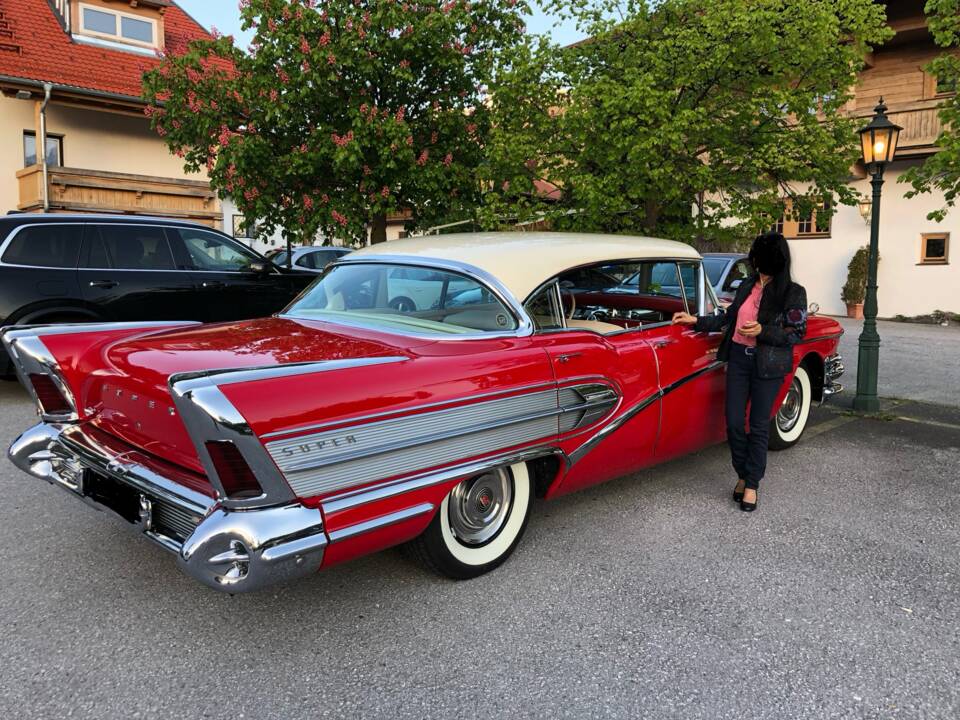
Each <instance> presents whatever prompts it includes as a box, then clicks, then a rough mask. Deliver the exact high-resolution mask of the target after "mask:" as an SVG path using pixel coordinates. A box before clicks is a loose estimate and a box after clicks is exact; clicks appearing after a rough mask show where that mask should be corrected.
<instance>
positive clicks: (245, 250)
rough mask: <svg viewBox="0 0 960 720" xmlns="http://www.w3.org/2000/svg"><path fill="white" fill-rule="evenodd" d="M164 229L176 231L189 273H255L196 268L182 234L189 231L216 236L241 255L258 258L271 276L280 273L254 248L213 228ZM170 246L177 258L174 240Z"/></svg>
mask: <svg viewBox="0 0 960 720" xmlns="http://www.w3.org/2000/svg"><path fill="white" fill-rule="evenodd" d="M164 227H165V228H166V229H167V230H168V231H170V230H175V231H176V236H175V238H176V242H177V243H179V245H180V250H182V252H183V253H184V255H185V257H186V259H187V261H188V262H189V263H190V266H189V267H187V268H186V270H188V271H189V272H195V273H217V274H222V273H228V274H231V275H250V274H251V273H253V272H254V271H253V270H208V269H206V268H199V267H195V266H194V262H193V257H192V256H191V255H190V251H189V250H188V249H187V243H186V241H185V240H184V239H183V236H182V235H181V234H180V233H181V232H189V231H194V232H200V233H209V234H211V235H213V236H215V237H216V238H217V239H219V240H222V241H223V242H224V243H225V244H226V245H232V246H234V247H236V249H237V251H238V252H239V253H240V254H241V255H252V256H253V257H254V258H256V261H257V262H260V263H264V264H265V265H267V266H268V267H269V268H270V273H271V274H277V273H279V272H280V269H279V267H278V266H276V265H274V264H273V263H271V262H270V261H269V260H267V259H266V258H265V257H263V255H261V254H260V253H258V252H257V251H256V250H254V249H253V248H251V247H247V246H246V245H244V244H243V243H242V242H240V241H238V240H237V239H236V238H232V237H230V236H229V235H227V234H226V233H221V232H218V231H216V230H214V229H213V228H207V227H182V226H179V225H176V226H164ZM170 244H171V249H172V250H174V255H175V256H176V250H177V249H176V247H174V241H173V239H171V241H170Z"/></svg>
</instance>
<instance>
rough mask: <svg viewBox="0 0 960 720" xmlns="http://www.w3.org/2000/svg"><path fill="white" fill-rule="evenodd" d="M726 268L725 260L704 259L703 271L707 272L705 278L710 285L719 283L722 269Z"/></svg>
mask: <svg viewBox="0 0 960 720" xmlns="http://www.w3.org/2000/svg"><path fill="white" fill-rule="evenodd" d="M726 266H727V260H726V259H724V258H704V259H703V269H704V270H706V271H707V277H708V278H709V280H710V284H711V285H716V284H717V283H718V282H720V276H721V275H723V269H724V268H725V267H726Z"/></svg>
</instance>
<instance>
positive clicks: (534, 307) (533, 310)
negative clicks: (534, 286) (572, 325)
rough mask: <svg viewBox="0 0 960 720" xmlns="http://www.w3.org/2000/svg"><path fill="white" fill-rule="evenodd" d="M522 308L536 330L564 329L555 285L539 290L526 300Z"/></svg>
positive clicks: (551, 284)
mask: <svg viewBox="0 0 960 720" xmlns="http://www.w3.org/2000/svg"><path fill="white" fill-rule="evenodd" d="M524 307H525V308H526V310H527V314H528V315H529V316H530V319H531V320H533V326H534V327H535V328H536V329H537V330H560V329H562V328H563V327H564V325H563V315H562V308H561V307H560V301H559V299H558V298H557V285H556V283H550V284H549V285H547V286H545V287H543V288H541V290H540V291H539V292H538V293H537V294H536V295H534V296H533V297H532V298H530V299H529V300H527V302H526V305H525V306H524Z"/></svg>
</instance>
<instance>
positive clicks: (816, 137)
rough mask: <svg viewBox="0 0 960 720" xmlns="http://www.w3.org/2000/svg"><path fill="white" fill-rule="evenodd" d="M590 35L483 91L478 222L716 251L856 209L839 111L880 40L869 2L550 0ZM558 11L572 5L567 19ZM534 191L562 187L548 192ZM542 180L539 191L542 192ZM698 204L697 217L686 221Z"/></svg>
mask: <svg viewBox="0 0 960 720" xmlns="http://www.w3.org/2000/svg"><path fill="white" fill-rule="evenodd" d="M549 7H550V9H552V10H553V11H554V12H557V13H559V14H561V15H563V14H566V15H568V16H570V17H573V18H574V19H575V20H576V21H577V23H578V26H579V27H580V29H581V30H582V31H583V32H584V33H586V34H587V35H588V36H589V38H590V39H589V40H586V41H584V42H581V43H578V44H575V45H573V46H570V47H564V48H561V47H557V46H555V45H553V44H551V43H550V42H549V41H547V40H545V39H543V38H531V39H530V40H529V41H528V42H525V43H524V44H522V45H521V46H519V47H517V48H515V49H513V50H512V51H511V52H510V56H509V72H506V73H504V74H503V75H502V76H501V77H500V78H499V79H498V81H497V84H496V86H495V87H494V89H493V93H492V97H493V110H494V116H495V122H494V132H493V135H492V138H491V144H490V148H489V151H488V155H489V170H490V178H489V179H490V184H489V188H490V189H489V191H488V193H487V195H486V198H485V200H486V205H485V221H486V222H487V223H488V224H496V223H497V222H499V221H500V220H498V219H499V218H505V217H506V218H511V219H512V218H516V219H519V220H521V221H522V220H529V219H533V218H536V217H547V218H550V219H551V221H552V222H553V224H554V226H555V227H560V228H572V229H579V230H602V231H609V232H640V233H645V234H656V235H661V236H667V237H676V238H682V239H685V240H691V239H694V238H699V240H700V241H701V244H708V245H709V244H711V243H715V244H723V241H724V240H725V239H728V238H733V237H744V236H746V235H747V234H749V233H754V232H755V231H757V230H759V229H761V228H762V227H764V226H767V227H769V225H770V224H771V221H772V219H773V218H775V217H778V216H780V215H781V213H782V211H783V209H784V207H785V204H786V203H785V201H784V198H790V200H791V201H792V202H791V206H792V207H793V212H795V213H797V214H801V213H806V212H809V211H810V210H811V209H812V208H813V207H815V206H817V205H819V204H821V203H823V202H825V201H827V200H829V201H831V202H830V204H831V206H832V205H834V204H835V203H836V202H838V201H839V202H841V203H848V204H850V203H853V202H855V195H854V193H853V191H852V190H851V189H850V188H849V187H848V185H847V180H848V178H849V174H850V168H851V166H852V164H853V163H854V161H855V158H856V157H857V151H858V150H857V149H858V147H859V144H858V142H859V141H858V138H857V134H856V129H857V128H856V123H855V122H854V121H852V120H850V119H848V118H846V117H845V116H844V114H843V112H842V108H843V106H844V104H845V103H846V102H847V101H848V99H849V89H850V88H851V87H853V85H854V84H855V82H856V73H857V71H858V70H859V69H860V68H861V67H862V65H863V57H864V53H865V52H866V51H867V50H868V49H869V47H871V46H873V45H876V44H878V43H880V42H882V41H883V40H884V39H885V38H886V37H887V36H888V33H889V30H888V29H887V28H886V26H885V17H884V9H883V7H882V5H879V4H875V3H873V2H872V1H871V0H662V1H661V2H644V1H643V0H625V1H624V2H616V1H615V0H596V1H595V2H591V1H590V0H578V1H577V2H575V3H573V5H572V6H571V5H570V4H569V0H552V3H551V4H550V6H549ZM565 8H567V9H565ZM542 181H549V182H552V183H555V184H556V185H558V186H559V187H560V188H561V189H562V196H561V198H560V199H559V200H558V201H549V200H545V199H544V198H543V193H542ZM538 183H541V185H540V187H541V192H539V193H538V192H537V184H538ZM691 208H693V212H691Z"/></svg>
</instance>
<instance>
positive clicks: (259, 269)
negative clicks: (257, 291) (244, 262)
mask: <svg viewBox="0 0 960 720" xmlns="http://www.w3.org/2000/svg"><path fill="white" fill-rule="evenodd" d="M271 267H273V263H271V262H252V263H250V264H249V265H248V266H247V268H248V269H249V270H250V272H252V273H256V274H257V275H266V274H267V273H269V272H270V268H271Z"/></svg>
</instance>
